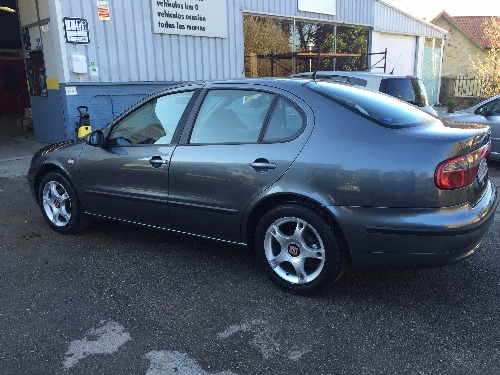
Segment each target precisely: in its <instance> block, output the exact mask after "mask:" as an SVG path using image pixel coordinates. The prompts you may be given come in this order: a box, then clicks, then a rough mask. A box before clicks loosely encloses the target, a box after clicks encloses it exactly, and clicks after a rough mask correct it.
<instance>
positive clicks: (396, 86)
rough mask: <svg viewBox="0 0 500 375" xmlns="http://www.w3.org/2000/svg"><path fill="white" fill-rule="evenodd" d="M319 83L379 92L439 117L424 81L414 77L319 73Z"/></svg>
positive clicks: (311, 73)
mask: <svg viewBox="0 0 500 375" xmlns="http://www.w3.org/2000/svg"><path fill="white" fill-rule="evenodd" d="M312 76H313V72H305V73H297V74H294V75H292V76H291V78H312ZM314 77H315V79H316V80H317V81H326V82H339V83H344V84H350V85H355V86H359V87H364V88H365V89H367V90H372V91H379V92H382V93H384V94H387V95H390V96H394V97H395V98H398V99H401V100H404V101H405V102H408V103H410V104H413V105H415V106H417V107H418V108H420V109H421V110H423V111H425V112H427V113H429V114H431V115H434V116H437V112H436V111H435V110H434V108H432V107H431V106H430V104H429V98H428V97H427V90H426V89H425V85H424V81H422V80H421V79H420V78H417V77H413V76H406V75H400V74H388V73H373V72H347V71H335V70H334V71H318V72H316V75H315V76H314Z"/></svg>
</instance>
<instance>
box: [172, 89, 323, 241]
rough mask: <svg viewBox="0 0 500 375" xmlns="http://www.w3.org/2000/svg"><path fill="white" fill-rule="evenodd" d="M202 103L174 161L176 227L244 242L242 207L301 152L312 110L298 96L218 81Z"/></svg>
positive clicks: (173, 214) (179, 146)
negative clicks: (241, 230) (241, 224)
mask: <svg viewBox="0 0 500 375" xmlns="http://www.w3.org/2000/svg"><path fill="white" fill-rule="evenodd" d="M198 105H199V110H198V112H197V113H192V115H191V116H192V117H191V119H190V121H189V123H191V126H189V127H188V126H186V127H185V129H184V133H183V135H182V138H181V143H180V144H179V145H178V146H177V148H176V149H175V151H174V154H173V156H172V159H171V164H170V193H169V206H170V216H171V222H172V227H173V228H174V229H176V230H178V231H181V232H186V233H194V234H198V235H202V236H207V237H212V238H218V239H224V240H228V241H233V242H239V241H241V234H240V221H241V215H242V212H243V210H244V209H245V207H247V205H248V204H249V202H250V201H251V200H252V199H253V198H254V197H255V196H257V194H259V193H260V192H262V191H263V190H265V189H266V188H268V187H269V186H271V185H272V184H274V183H275V182H276V181H277V180H278V179H279V178H280V177H281V176H283V174H284V173H285V172H286V170H287V169H288V168H289V166H290V165H291V163H292V162H293V160H294V159H295V158H296V157H297V155H298V154H299V153H300V151H301V149H302V148H303V146H304V144H305V143H306V141H307V139H308V138H309V135H310V132H311V129H312V127H313V125H314V118H313V115H312V111H311V110H310V108H309V107H308V106H307V105H306V104H305V103H303V102H302V101H300V99H298V98H297V97H295V96H294V95H291V94H289V93H287V92H285V91H281V90H278V89H272V88H269V87H267V88H266V87H262V86H259V85H245V87H244V88H241V85H240V86H237V85H228V84H219V85H216V84H213V85H211V86H209V87H206V88H205V89H204V91H203V92H202V93H201V94H200V96H199V98H198V104H197V106H198ZM193 112H194V111H193Z"/></svg>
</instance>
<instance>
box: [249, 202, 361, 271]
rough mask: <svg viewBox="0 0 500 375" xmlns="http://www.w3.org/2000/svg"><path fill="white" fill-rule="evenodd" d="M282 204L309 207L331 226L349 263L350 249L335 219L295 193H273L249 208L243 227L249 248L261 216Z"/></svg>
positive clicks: (316, 204)
mask: <svg viewBox="0 0 500 375" xmlns="http://www.w3.org/2000/svg"><path fill="white" fill-rule="evenodd" d="M284 204H297V205H300V206H304V207H306V208H309V209H311V210H312V211H314V212H315V213H317V214H318V215H319V216H321V217H322V218H323V219H324V220H325V221H326V222H327V224H328V225H329V226H331V227H332V229H334V230H335V231H336V233H337V234H338V235H339V239H340V246H341V251H342V253H343V255H344V257H343V258H344V260H346V261H347V262H348V263H350V260H351V259H350V251H349V247H348V245H347V240H346V238H345V236H344V233H343V231H342V228H341V227H340V225H339V223H338V221H337V219H336V218H335V216H334V215H332V214H331V212H329V211H328V210H327V209H326V208H325V207H324V206H323V205H321V204H320V203H318V202H317V201H314V200H312V199H311V198H308V197H305V196H302V195H297V194H290V193H286V194H274V195H270V196H267V197H265V198H264V199H262V200H261V201H260V202H258V203H257V204H256V205H255V206H254V207H253V208H252V210H251V212H250V213H249V215H248V219H247V221H246V226H245V227H244V233H243V238H244V239H246V242H247V244H248V245H249V247H250V248H253V247H254V241H255V230H256V229H257V225H258V224H259V221H260V219H261V218H262V216H263V215H264V214H265V213H266V212H267V211H269V210H270V209H272V208H274V207H277V206H281V205H284Z"/></svg>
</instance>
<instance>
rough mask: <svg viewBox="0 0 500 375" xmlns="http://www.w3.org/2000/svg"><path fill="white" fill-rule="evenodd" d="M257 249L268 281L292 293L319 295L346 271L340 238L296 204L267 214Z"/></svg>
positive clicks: (325, 223) (256, 242)
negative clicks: (318, 293) (344, 269)
mask: <svg viewBox="0 0 500 375" xmlns="http://www.w3.org/2000/svg"><path fill="white" fill-rule="evenodd" d="M255 238H256V240H255V248H256V251H257V256H258V257H259V258H260V260H261V262H262V264H263V266H264V270H265V271H266V273H267V275H268V276H269V278H270V279H271V280H272V281H274V282H275V283H276V284H277V285H279V286H280V287H282V288H284V289H286V290H287V291H289V292H292V293H297V294H303V295H310V294H314V293H317V292H319V291H320V290H321V289H322V288H324V287H325V286H326V285H328V284H329V283H330V282H334V281H335V280H337V279H338V278H339V277H340V275H341V274H342V272H343V259H342V249H341V242H340V239H339V235H338V234H337V232H336V230H335V229H334V228H333V227H332V226H330V225H329V224H328V223H327V222H326V221H325V220H324V219H323V218H322V217H321V216H320V215H318V214H317V213H316V212H315V211H313V210H311V209H309V208H307V207H304V206H300V205H297V204H287V205H283V206H278V207H275V208H273V209H272V210H270V211H269V212H267V213H266V214H265V215H264V216H263V217H262V219H261V221H260V223H259V225H258V226H257V230H256V237H255Z"/></svg>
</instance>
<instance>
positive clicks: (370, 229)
mask: <svg viewBox="0 0 500 375" xmlns="http://www.w3.org/2000/svg"><path fill="white" fill-rule="evenodd" d="M489 152H490V131H489V128H488V127H487V126H476V127H475V128H464V129H461V128H451V127H446V126H444V125H443V123H442V122H441V121H440V120H439V119H438V118H436V117H433V116H430V115H428V114H426V113H425V112H423V111H420V110H419V109H417V108H415V107H413V106H410V105H408V104H406V103H404V102H402V101H400V100H396V99H394V98H391V97H389V96H387V95H382V94H379V93H374V92H371V91H367V90H362V89H359V88H356V87H352V86H346V85H339V84H332V83H327V82H313V81H311V80H297V79H294V80H292V79H255V80H232V81H222V82H208V83H199V84H189V85H181V86H177V87H174V88H170V89H165V90H163V91H160V92H157V93H155V94H153V95H151V96H149V97H147V98H145V99H143V100H141V101H140V102H139V103H137V104H136V105H134V106H133V107H132V108H130V109H129V110H127V111H126V112H125V113H123V114H122V115H120V116H119V117H118V118H117V119H116V120H114V121H112V122H111V123H110V124H108V125H107V126H106V127H105V128H104V129H102V130H96V131H94V132H93V133H91V134H90V135H88V136H87V137H85V138H81V139H77V140H70V141H65V142H61V143H57V144H53V145H50V146H47V147H45V148H44V149H42V150H40V151H39V152H37V153H36V154H35V155H34V156H33V160H32V162H31V166H30V169H29V173H28V180H29V185H30V187H31V190H32V193H33V195H34V198H35V200H36V202H37V203H38V204H39V205H40V207H41V211H42V214H43V216H44V217H45V219H46V221H47V223H48V225H49V226H50V227H52V229H54V230H55V231H58V232H61V233H67V234H70V233H76V232H79V231H81V230H83V229H84V228H85V227H86V226H87V224H88V221H89V218H92V217H97V218H104V219H109V220H116V221H120V222H124V223H132V224H138V225H143V226H147V227H153V228H158V229H163V230H167V231H171V232H175V233H185V234H192V235H195V236H199V237H205V238H210V239H215V240H220V241H224V242H229V243H234V244H239V245H245V246H251V247H253V248H254V249H255V251H256V254H257V257H258V258H259V259H260V260H261V261H262V264H263V266H264V269H265V271H266V272H267V274H268V276H269V277H270V278H271V279H272V280H273V281H274V282H275V283H276V284H278V285H279V286H281V287H283V288H285V289H286V290H288V291H291V292H295V293H300V294H311V293H315V292H317V291H319V290H320V289H321V288H322V287H324V286H325V285H326V284H328V283H329V282H332V281H334V280H336V279H337V278H338V277H339V276H340V275H341V274H342V272H343V271H344V270H345V269H346V266H347V265H348V264H351V265H352V266H353V267H354V268H357V269H383V268H385V269H387V268H419V267H429V266H440V265H444V264H449V263H453V262H456V261H459V260H462V259H464V258H466V257H468V256H469V255H471V254H472V253H473V252H474V251H475V250H476V249H477V248H478V247H479V245H480V243H481V241H482V240H483V237H484V236H485V234H486V232H487V230H488V227H489V225H490V223H491V222H492V220H493V215H494V213H495V210H496V207H497V204H498V199H497V190H496V187H495V185H494V184H493V183H492V182H491V181H490V179H489V176H488V166H487V163H486V160H487V158H488V155H489ZM61 240H63V239H61ZM117 241H119V239H117Z"/></svg>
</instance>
